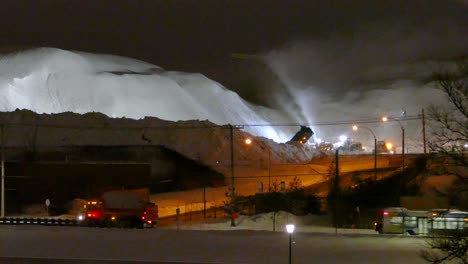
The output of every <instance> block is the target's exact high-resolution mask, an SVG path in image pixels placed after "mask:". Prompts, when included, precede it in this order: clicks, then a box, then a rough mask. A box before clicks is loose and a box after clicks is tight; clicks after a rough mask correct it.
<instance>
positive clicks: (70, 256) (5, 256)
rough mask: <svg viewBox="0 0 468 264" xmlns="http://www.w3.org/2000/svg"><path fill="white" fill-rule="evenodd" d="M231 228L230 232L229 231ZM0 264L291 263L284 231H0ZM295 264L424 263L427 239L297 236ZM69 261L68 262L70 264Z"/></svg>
mask: <svg viewBox="0 0 468 264" xmlns="http://www.w3.org/2000/svg"><path fill="white" fill-rule="evenodd" d="M227 229H229V227H227ZM0 241H1V243H0V261H1V263H33V264H36V263H54V264H55V263H57V264H59V263H60V264H61V263H71V264H74V263H85V264H88V263H89V264H90V263H109V264H110V263H140V264H142V263H272V264H274V263H287V261H288V235H287V234H285V233H284V232H269V231H251V230H231V231H193V230H192V231H190V230H180V231H177V230H168V229H162V228H156V229H105V228H83V227H61V226H60V227H50V226H0ZM292 241H293V244H292V263H297V264H298V263H323V264H327V263H384V264H385V263H414V264H418V263H421V264H422V263H425V262H424V261H423V260H422V259H421V258H420V257H419V251H420V249H423V248H424V246H425V245H426V243H425V240H424V238H419V237H406V236H379V235H364V234H350V235H345V234H338V235H335V234H331V233H330V234H327V233H305V232H304V233H302V232H299V233H295V234H294V235H293V239H292ZM69 260H70V261H69Z"/></svg>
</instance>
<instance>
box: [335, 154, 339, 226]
mask: <svg viewBox="0 0 468 264" xmlns="http://www.w3.org/2000/svg"><path fill="white" fill-rule="evenodd" d="M339 151H340V148H337V149H336V152H335V162H336V163H335V166H336V168H335V173H336V174H335V184H334V189H335V190H334V192H335V201H334V204H335V212H334V214H335V215H334V217H335V235H338V216H337V214H338V211H339V210H338V197H339V192H340V191H339V189H340V176H339V173H340V169H339V162H338V161H339V153H338V152H339Z"/></svg>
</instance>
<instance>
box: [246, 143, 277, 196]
mask: <svg viewBox="0 0 468 264" xmlns="http://www.w3.org/2000/svg"><path fill="white" fill-rule="evenodd" d="M244 143H245V144H246V145H251V144H252V143H253V141H252V139H250V138H246V139H245V140H244ZM260 148H261V149H265V148H264V147H263V146H260ZM262 184H263V183H262ZM270 191H271V148H268V192H270Z"/></svg>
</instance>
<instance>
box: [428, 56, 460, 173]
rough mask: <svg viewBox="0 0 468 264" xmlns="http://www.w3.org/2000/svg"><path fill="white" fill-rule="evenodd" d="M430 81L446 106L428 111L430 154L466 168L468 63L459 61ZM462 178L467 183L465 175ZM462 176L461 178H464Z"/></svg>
mask: <svg viewBox="0 0 468 264" xmlns="http://www.w3.org/2000/svg"><path fill="white" fill-rule="evenodd" d="M431 79H432V80H433V81H435V82H436V84H437V86H438V87H439V88H440V89H441V90H442V91H443V92H444V93H445V95H446V96H447V99H448V100H449V102H450V106H449V107H445V108H441V107H437V106H432V107H431V108H430V109H429V117H430V119H431V125H430V127H431V129H432V139H431V140H430V141H429V142H428V145H429V148H430V149H431V151H433V152H437V153H441V154H444V155H446V156H447V157H450V158H451V159H452V160H453V161H454V162H455V164H454V165H456V166H463V167H465V168H466V167H467V157H466V152H467V150H468V149H467V146H466V144H468V86H467V84H468V60H466V59H465V60H463V61H461V62H459V63H458V64H457V65H456V67H455V68H454V69H444V70H441V71H438V72H436V73H434V74H432V78H431ZM457 176H461V178H462V180H466V179H467V177H466V175H457ZM463 176H464V177H463Z"/></svg>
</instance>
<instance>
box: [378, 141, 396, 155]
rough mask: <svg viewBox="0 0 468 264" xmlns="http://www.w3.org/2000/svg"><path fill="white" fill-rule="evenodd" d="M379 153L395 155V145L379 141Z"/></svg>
mask: <svg viewBox="0 0 468 264" xmlns="http://www.w3.org/2000/svg"><path fill="white" fill-rule="evenodd" d="M376 147H377V153H386V154H393V153H394V150H393V144H392V143H390V142H385V141H377V146H376Z"/></svg>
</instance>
